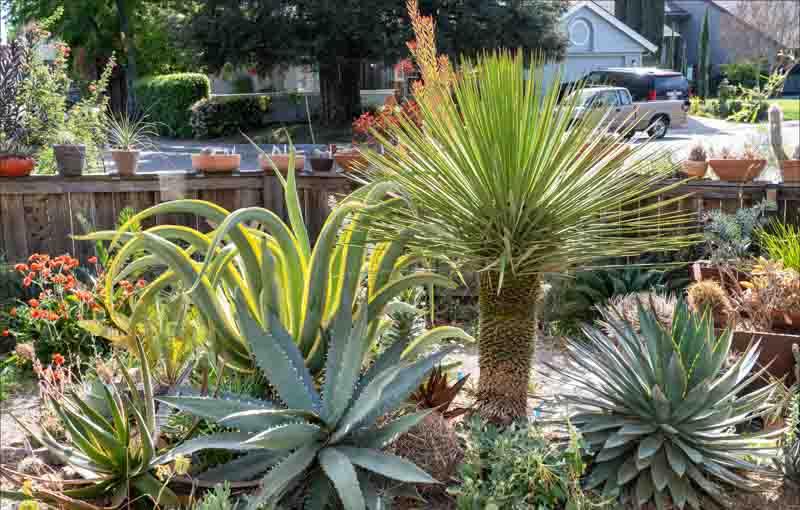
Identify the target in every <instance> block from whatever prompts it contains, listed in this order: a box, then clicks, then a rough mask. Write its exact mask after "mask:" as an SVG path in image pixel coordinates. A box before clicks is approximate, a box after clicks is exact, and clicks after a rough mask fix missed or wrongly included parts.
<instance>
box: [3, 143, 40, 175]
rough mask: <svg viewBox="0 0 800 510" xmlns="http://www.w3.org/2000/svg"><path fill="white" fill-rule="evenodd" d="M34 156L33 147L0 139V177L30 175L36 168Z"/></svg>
mask: <svg viewBox="0 0 800 510" xmlns="http://www.w3.org/2000/svg"><path fill="white" fill-rule="evenodd" d="M0 137H2V134H0ZM34 154H36V149H35V148H34V147H30V146H27V145H22V144H18V143H14V142H10V141H4V140H2V139H0V177H26V176H28V175H30V174H31V172H32V171H33V168H34V167H35V166H36V162H35V161H34V159H33V155H34Z"/></svg>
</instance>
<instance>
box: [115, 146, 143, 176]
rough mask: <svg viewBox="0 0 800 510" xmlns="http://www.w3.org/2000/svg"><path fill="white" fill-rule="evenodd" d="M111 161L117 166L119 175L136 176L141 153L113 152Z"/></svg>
mask: <svg viewBox="0 0 800 510" xmlns="http://www.w3.org/2000/svg"><path fill="white" fill-rule="evenodd" d="M111 159H113V160H114V163H115V164H116V165H117V172H118V173H119V175H126V176H130V175H136V170H137V169H138V168H139V151H123V150H112V151H111Z"/></svg>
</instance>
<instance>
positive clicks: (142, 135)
mask: <svg viewBox="0 0 800 510" xmlns="http://www.w3.org/2000/svg"><path fill="white" fill-rule="evenodd" d="M104 128H105V131H106V135H107V137H108V142H109V144H110V145H111V159H113V160H114V164H115V165H116V166H117V172H118V173H119V175H124V176H130V175H135V174H136V169H137V168H138V167H139V154H140V151H141V150H142V149H144V148H145V147H147V146H148V145H152V144H151V143H150V137H151V136H156V135H157V133H156V130H155V125H154V124H153V123H151V122H147V120H146V116H144V115H142V116H140V117H138V118H131V117H128V116H124V115H123V116H119V117H117V116H115V115H112V114H109V115H107V116H106V119H105V123H104Z"/></svg>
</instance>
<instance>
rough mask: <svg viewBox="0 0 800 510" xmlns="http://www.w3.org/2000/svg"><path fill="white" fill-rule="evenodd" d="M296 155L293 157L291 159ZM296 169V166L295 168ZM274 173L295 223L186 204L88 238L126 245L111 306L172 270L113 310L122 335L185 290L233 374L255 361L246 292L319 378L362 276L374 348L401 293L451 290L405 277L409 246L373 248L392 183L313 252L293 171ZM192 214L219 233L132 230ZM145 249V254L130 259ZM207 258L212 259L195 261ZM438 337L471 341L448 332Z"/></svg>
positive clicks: (346, 215)
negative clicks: (335, 324)
mask: <svg viewBox="0 0 800 510" xmlns="http://www.w3.org/2000/svg"><path fill="white" fill-rule="evenodd" d="M290 157H291V158H293V157H294V151H292V152H291V154H290ZM289 168H290V169H293V168H294V166H293V164H292V163H291V162H290V165H289ZM276 175H277V176H278V178H279V179H280V180H281V183H282V184H283V187H284V191H285V198H286V204H287V210H288V216H289V225H286V224H285V223H284V222H283V221H281V219H280V218H279V217H278V216H277V215H276V214H275V213H274V212H272V211H269V210H267V209H263V208H259V207H249V208H244V209H239V210H237V211H235V212H232V213H231V212H228V211H226V210H225V209H223V208H221V207H219V206H217V205H215V204H212V203H209V202H203V201H199V200H179V201H174V202H167V203H164V204H160V205H157V206H155V207H151V208H150V209H147V210H145V211H143V212H141V213H139V214H137V215H136V216H134V217H132V218H131V219H130V220H129V221H128V222H126V223H125V224H124V225H123V226H122V227H121V228H120V229H119V230H118V231H116V232H115V231H105V232H95V233H93V234H89V235H87V236H84V237H83V238H82V239H90V240H96V241H97V240H104V241H112V243H111V245H112V247H114V246H116V245H118V244H119V243H122V245H121V246H120V247H119V249H118V251H117V252H116V256H115V257H114V259H113V260H112V261H111V263H110V265H109V267H108V270H107V274H106V285H105V292H106V294H107V297H108V299H107V301H108V302H109V303H113V299H111V298H112V296H113V291H114V285H115V283H117V282H118V281H120V280H122V279H125V278H130V277H131V276H132V275H136V274H139V273H141V272H143V271H148V270H153V269H164V268H166V270H165V271H163V273H162V274H161V275H160V276H159V277H158V278H156V279H155V280H153V281H152V282H151V283H150V284H149V285H148V286H147V287H146V288H145V289H144V290H143V291H142V293H141V295H140V298H139V300H138V302H137V304H136V305H135V306H134V308H133V311H132V313H131V315H130V316H126V315H125V314H123V313H122V311H121V310H119V309H116V308H114V307H113V305H112V306H110V307H109V308H110V310H109V312H110V316H111V320H112V321H115V322H116V323H117V324H119V325H120V327H121V329H123V330H125V329H126V325H128V324H130V323H138V322H140V321H141V319H142V318H143V317H144V316H145V315H146V313H147V309H148V307H149V306H150V304H151V303H152V301H153V300H154V299H155V296H156V295H157V294H158V293H159V292H160V291H162V290H163V289H165V288H169V287H176V288H182V289H183V291H184V292H186V294H187V295H189V296H190V298H191V299H192V301H193V303H194V305H195V306H196V307H197V308H198V310H199V311H200V313H201V314H202V315H203V317H204V318H205V319H206V321H207V322H208V324H209V326H210V328H211V329H213V330H214V333H215V335H214V336H215V339H216V340H215V342H214V346H212V347H213V348H214V349H215V350H217V351H218V353H219V354H221V355H222V356H223V357H224V358H225V360H226V361H227V362H228V363H229V364H230V365H231V366H232V367H233V368H236V369H239V370H250V369H252V367H253V354H254V353H253V352H252V351H251V349H250V344H251V342H250V341H249V339H247V338H246V335H245V332H243V331H242V330H241V328H240V327H239V326H238V325H237V324H236V323H235V322H234V321H233V317H232V308H233V307H234V296H236V295H237V293H238V292H240V291H241V294H242V297H241V300H242V306H245V307H247V309H248V310H249V311H250V313H251V314H252V315H253V317H254V319H255V320H256V322H257V323H258V324H259V325H260V326H262V327H268V326H269V324H268V323H269V321H270V317H271V316H272V317H273V319H272V320H277V321H279V322H280V323H281V325H282V326H283V328H284V329H285V330H286V331H287V332H288V333H289V334H290V335H291V336H292V338H294V339H295V340H296V341H297V342H298V346H299V348H300V351H301V352H302V354H303V357H304V359H305V360H306V364H307V365H308V366H309V367H310V368H311V370H312V373H315V374H316V373H318V372H319V370H321V369H322V366H323V364H324V359H323V353H324V352H325V350H326V349H325V339H326V338H327V335H325V334H324V333H325V331H326V330H327V329H328V328H329V326H330V323H331V318H332V317H333V316H334V315H335V313H336V312H337V310H338V309H339V308H340V307H341V304H342V303H343V302H345V301H348V302H351V303H354V302H356V300H355V299H354V298H355V296H356V295H357V293H359V292H360V291H361V288H360V283H361V281H362V275H364V274H366V275H367V276H366V281H367V289H366V292H367V300H366V301H365V302H364V303H363V304H362V305H363V306H364V307H365V309H364V313H366V315H367V317H368V321H369V327H368V328H367V333H366V338H367V339H368V341H369V342H370V343H372V342H374V340H375V338H376V337H377V335H378V334H379V332H380V331H381V321H382V320H383V318H384V315H385V313H384V312H385V311H386V306H387V304H388V303H389V302H390V301H392V299H393V298H394V297H396V296H398V295H399V294H400V293H402V292H403V291H404V290H406V289H409V288H413V287H416V286H420V285H439V286H445V287H452V286H453V283H452V282H451V281H450V280H449V279H447V278H444V277H442V276H439V275H435V274H432V273H424V272H414V273H412V274H407V275H406V274H404V271H407V270H408V268H409V267H410V266H412V265H413V264H414V263H416V262H418V261H419V259H418V258H416V257H411V256H408V255H405V254H404V246H405V239H404V238H403V239H398V240H395V241H392V242H384V243H378V244H377V245H376V246H374V248H373V249H372V250H369V249H368V240H369V223H370V219H371V218H372V217H373V214H374V213H376V212H377V211H378V210H380V209H382V208H384V207H386V206H387V205H390V204H392V203H394V202H396V201H397V200H398V199H391V200H387V201H382V202H380V200H382V199H383V197H384V196H385V195H386V193H387V191H388V190H389V189H391V187H390V186H389V185H386V184H379V185H372V186H366V187H364V188H362V189H359V190H357V191H356V192H354V193H353V194H352V195H350V196H349V197H347V198H345V199H344V200H343V202H342V203H341V204H340V205H339V206H338V207H337V208H336V209H335V210H334V211H333V212H332V213H331V214H330V216H329V217H328V219H327V220H326V222H325V224H324V225H323V227H322V230H321V232H320V234H319V238H318V240H317V242H316V245H315V246H314V247H313V249H312V247H311V243H310V241H309V236H308V231H307V229H306V226H305V223H304V220H303V215H302V212H301V209H300V201H299V198H298V194H297V186H296V182H295V175H294V171H293V170H290V171H289V173H288V176H287V177H286V178H284V177H283V176H282V175H281V174H280V172H276ZM187 213H188V214H194V215H196V216H198V217H200V219H201V220H202V221H208V222H210V223H212V224H214V225H216V226H217V227H216V229H215V230H214V231H213V232H211V233H210V234H209V235H206V234H203V233H201V232H199V231H197V230H194V229H191V228H187V227H181V226H169V225H161V226H155V227H152V228H149V229H147V230H144V231H142V232H137V233H132V232H128V230H129V228H130V227H132V226H134V225H136V224H139V223H141V222H142V221H143V220H144V219H145V218H148V217H152V216H155V215H162V214H187ZM251 223H257V224H259V225H260V226H261V227H262V228H263V230H260V229H258V228H254V227H253V226H250V224H251ZM409 237H410V236H409ZM181 243H184V245H186V244H188V247H187V248H184V247H182V246H181ZM140 251H144V253H145V255H144V256H142V257H139V258H132V255H133V254H136V253H137V252H140ZM202 254H205V256H204V257H203V258H202V259H201V260H199V261H198V260H197V259H200V256H201V255H202ZM348 306H350V305H348ZM432 333H433V334H434V335H440V336H448V335H450V336H464V335H465V334H464V333H463V332H462V331H461V330H458V329H456V328H449V327H445V328H443V329H437V330H435V331H432Z"/></svg>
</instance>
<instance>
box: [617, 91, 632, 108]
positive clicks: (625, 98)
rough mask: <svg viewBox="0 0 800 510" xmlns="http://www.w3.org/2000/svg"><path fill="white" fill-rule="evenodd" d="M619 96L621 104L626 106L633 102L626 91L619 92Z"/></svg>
mask: <svg viewBox="0 0 800 510" xmlns="http://www.w3.org/2000/svg"><path fill="white" fill-rule="evenodd" d="M617 96H618V97H619V104H621V105H624V104H628V103H630V102H631V98H630V96H629V95H628V93H627V92H625V91H624V90H618V91H617Z"/></svg>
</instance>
